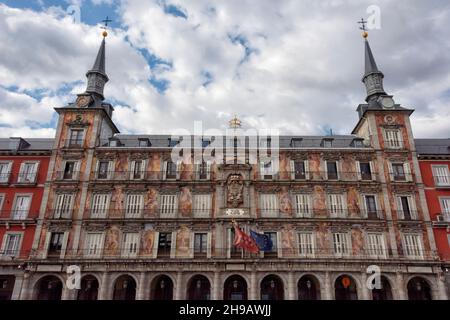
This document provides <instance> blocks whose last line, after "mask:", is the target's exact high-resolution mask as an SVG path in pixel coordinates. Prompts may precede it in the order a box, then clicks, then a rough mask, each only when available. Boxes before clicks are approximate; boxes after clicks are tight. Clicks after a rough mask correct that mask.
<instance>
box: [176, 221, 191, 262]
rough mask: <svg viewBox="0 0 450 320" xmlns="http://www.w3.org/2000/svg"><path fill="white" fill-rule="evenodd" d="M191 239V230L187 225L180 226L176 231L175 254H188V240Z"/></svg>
mask: <svg viewBox="0 0 450 320" xmlns="http://www.w3.org/2000/svg"><path fill="white" fill-rule="evenodd" d="M190 239H191V232H190V230H189V228H188V227H186V226H182V227H181V228H180V230H178V232H177V242H176V243H177V249H176V255H177V256H188V255H189V242H190Z"/></svg>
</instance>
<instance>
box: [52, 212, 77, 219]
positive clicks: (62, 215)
mask: <svg viewBox="0 0 450 320" xmlns="http://www.w3.org/2000/svg"><path fill="white" fill-rule="evenodd" d="M74 211H75V210H73V209H51V210H48V214H49V218H50V219H58V220H67V219H71V218H72V217H73V213H74Z"/></svg>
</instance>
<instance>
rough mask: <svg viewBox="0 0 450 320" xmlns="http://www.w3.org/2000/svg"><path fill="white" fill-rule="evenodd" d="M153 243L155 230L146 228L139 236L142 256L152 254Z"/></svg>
mask: <svg viewBox="0 0 450 320" xmlns="http://www.w3.org/2000/svg"><path fill="white" fill-rule="evenodd" d="M154 244H155V232H154V231H152V230H146V231H145V232H144V234H143V235H142V238H141V254H142V255H144V256H151V255H153V247H154Z"/></svg>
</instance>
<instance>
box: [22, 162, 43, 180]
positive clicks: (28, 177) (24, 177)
mask: <svg viewBox="0 0 450 320" xmlns="http://www.w3.org/2000/svg"><path fill="white" fill-rule="evenodd" d="M39 163H40V162H39V161H23V162H22V163H21V164H20V169H19V176H18V177H17V182H18V183H35V182H36V179H37V175H38V171H39ZM30 164H31V165H33V168H32V170H31V171H28V172H27V173H25V172H24V171H25V166H26V165H30Z"/></svg>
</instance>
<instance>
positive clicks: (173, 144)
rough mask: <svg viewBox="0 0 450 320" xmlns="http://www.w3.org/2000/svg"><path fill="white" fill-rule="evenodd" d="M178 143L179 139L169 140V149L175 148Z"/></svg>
mask: <svg viewBox="0 0 450 320" xmlns="http://www.w3.org/2000/svg"><path fill="white" fill-rule="evenodd" d="M180 141H181V140H180V138H169V147H175V146H176V145H177V144H179V143H180Z"/></svg>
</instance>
